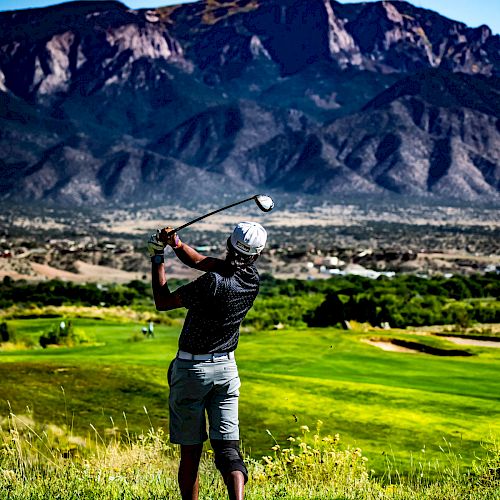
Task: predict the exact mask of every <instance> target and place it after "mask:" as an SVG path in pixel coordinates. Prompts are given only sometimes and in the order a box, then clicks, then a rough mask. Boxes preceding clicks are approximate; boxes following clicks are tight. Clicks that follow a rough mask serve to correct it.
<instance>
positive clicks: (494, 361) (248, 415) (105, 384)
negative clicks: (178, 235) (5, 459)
mask: <svg viewBox="0 0 500 500" xmlns="http://www.w3.org/2000/svg"><path fill="white" fill-rule="evenodd" d="M57 322H58V320H57V319H32V320H12V321H10V322H9V325H11V326H13V327H14V328H15V329H16V331H17V333H18V334H23V335H29V336H33V337H38V336H39V335H40V333H42V332H43V331H45V330H46V329H47V328H49V327H50V326H51V325H54V324H57ZM74 326H75V327H76V328H77V329H81V330H83V331H84V332H85V333H86V334H87V335H89V336H90V337H92V338H93V340H94V344H93V345H91V346H85V347H74V348H66V347H61V348H48V349H44V350H42V349H36V350H22V351H5V352H0V379H1V380H2V382H1V385H0V404H1V416H2V417H4V416H6V415H7V414H8V412H9V404H10V406H11V408H12V411H13V413H15V414H25V413H26V412H27V409H26V407H29V409H30V411H32V412H33V414H34V418H35V419H36V420H37V421H40V422H47V423H49V422H50V423H55V424H57V425H66V426H67V427H68V428H73V429H74V433H75V434H80V435H87V434H89V433H90V432H93V431H92V428H91V424H92V425H93V426H94V427H95V428H97V429H98V430H99V433H100V434H102V436H104V435H105V434H106V432H109V429H111V428H113V427H116V428H118V429H119V432H121V433H122V434H123V433H125V429H126V428H127V427H128V429H129V431H130V432H132V433H140V432H141V431H142V430H144V429H147V428H148V427H149V426H150V425H151V424H152V425H153V426H155V427H158V426H162V427H164V428H167V425H168V408H167V397H168V386H167V382H166V371H167V368H168V364H169V362H170V360H171V359H172V358H173V356H174V355H175V352H176V345H177V337H178V333H179V330H180V327H179V326H175V327H171V326H161V325H158V326H156V328H155V335H156V337H155V338H154V339H147V340H144V341H141V342H132V341H130V338H131V337H132V334H133V333H134V332H135V333H137V332H140V328H141V327H142V326H143V325H142V324H133V323H124V322H111V321H98V320H91V319H75V320H74ZM383 334H384V336H391V335H396V336H398V337H399V338H402V339H404V338H407V339H408V338H410V337H411V340H412V341H422V342H432V343H433V345H439V346H440V347H442V348H447V349H453V348H456V346H454V345H453V344H449V343H448V342H447V341H446V340H444V339H438V338H432V339H431V340H430V341H429V338H428V337H419V336H416V335H411V336H410V335H407V334H405V333H404V332H391V331H389V332H383ZM369 336H370V334H367V333H362V332H354V333H353V332H347V333H346V332H343V331H340V330H335V329H331V328H329V329H304V330H286V329H285V330H278V331H269V332H260V333H254V334H245V335H243V336H242V338H241V340H240V346H239V348H238V351H237V359H238V365H239V369H240V376H241V379H242V388H241V400H240V409H241V413H240V421H241V427H242V436H243V445H244V448H245V450H246V452H247V453H251V454H252V455H254V456H256V457H259V456H260V455H262V454H268V453H269V448H270V447H271V446H272V445H273V444H274V441H273V438H272V437H271V436H270V435H269V433H268V432H267V430H269V431H270V433H271V434H272V435H273V436H274V437H275V438H276V439H277V440H278V442H280V443H281V442H286V438H287V437H288V436H290V435H291V434H294V435H296V434H297V433H298V432H299V431H298V429H299V426H301V425H307V426H309V427H310V429H311V432H314V428H315V426H316V422H317V420H321V421H323V428H322V433H323V434H326V433H330V434H336V433H339V434H340V436H341V440H342V441H343V442H344V444H346V443H347V444H350V445H352V446H353V447H360V448H362V449H363V452H364V454H365V455H366V456H367V457H368V458H369V464H370V466H371V467H372V468H374V469H375V470H377V471H380V470H382V469H383V468H384V463H385V461H386V459H387V457H389V458H390V460H395V461H396V462H397V463H398V465H399V466H400V468H401V469H403V470H404V469H407V468H408V467H409V463H410V457H411V456H413V458H416V457H420V458H419V459H425V460H432V459H437V458H439V460H441V461H442V460H443V459H445V455H444V454H443V453H442V451H441V450H440V448H443V449H445V450H446V449H448V446H451V447H452V449H453V450H454V452H455V453H456V454H460V455H461V456H462V458H463V460H464V463H469V464H470V463H471V461H472V460H473V458H474V454H481V441H487V440H488V439H490V438H491V437H492V436H493V435H496V436H499V435H500V377H498V369H499V367H500V362H499V361H500V351H499V350H498V349H494V348H489V349H486V348H478V347H467V350H468V351H470V352H473V353H474V354H475V355H474V356H470V357H441V356H439V357H438V356H432V355H429V354H420V353H399V352H385V351H382V350H380V349H378V348H377V347H373V346H371V345H368V344H365V343H363V342H361V339H362V338H364V337H369ZM145 408H146V410H147V414H146V411H145ZM150 421H151V423H150ZM106 429H108V431H106ZM115 432H116V429H115ZM422 450H425V452H423V451H422ZM422 457H424V458H422Z"/></svg>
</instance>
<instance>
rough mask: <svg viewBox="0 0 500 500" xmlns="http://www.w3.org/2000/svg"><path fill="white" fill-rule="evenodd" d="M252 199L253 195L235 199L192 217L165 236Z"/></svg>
mask: <svg viewBox="0 0 500 500" xmlns="http://www.w3.org/2000/svg"><path fill="white" fill-rule="evenodd" d="M254 199H255V195H254V196H251V197H250V198H246V199H244V200H241V201H237V202H235V203H231V205H227V206H226V207H222V208H218V209H217V210H214V211H213V212H210V213H208V214H205V215H202V216H201V217H198V218H196V219H193V220H192V221H189V222H186V224H183V225H182V226H179V227H176V228H175V229H173V230H172V231H170V232H169V233H168V234H167V236H171V235H173V234H174V233H176V232H177V231H180V230H181V229H184V228H185V227H188V226H190V225H191V224H194V223H195V222H198V221H199V220H202V219H205V218H206V217H210V216H211V215H214V214H216V213H218V212H222V211H223V210H227V209H228V208H231V207H235V206H236V205H241V204H242V203H246V202H247V201H250V200H254Z"/></svg>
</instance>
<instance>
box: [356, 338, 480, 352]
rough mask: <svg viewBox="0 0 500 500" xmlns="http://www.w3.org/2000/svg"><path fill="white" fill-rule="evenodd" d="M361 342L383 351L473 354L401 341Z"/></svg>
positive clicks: (366, 340)
mask: <svg viewBox="0 0 500 500" xmlns="http://www.w3.org/2000/svg"><path fill="white" fill-rule="evenodd" d="M363 342H365V343H367V344H370V345H373V346H375V347H378V348H379V349H383V350H384V351H392V352H406V353H422V354H432V355H433V356H474V354H473V353H471V352H468V351H462V350H460V349H440V348H438V347H432V346H430V345H426V344H420V343H418V342H409V341H407V340H401V339H390V340H383V339H363Z"/></svg>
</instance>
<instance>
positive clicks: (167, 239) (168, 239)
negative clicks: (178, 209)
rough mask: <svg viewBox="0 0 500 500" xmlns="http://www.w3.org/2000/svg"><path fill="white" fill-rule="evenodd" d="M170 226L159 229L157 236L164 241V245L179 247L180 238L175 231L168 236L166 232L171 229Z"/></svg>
mask: <svg viewBox="0 0 500 500" xmlns="http://www.w3.org/2000/svg"><path fill="white" fill-rule="evenodd" d="M173 230H174V229H173V228H172V227H165V228H163V229H162V230H161V231H160V234H159V236H158V238H159V239H160V240H161V241H162V242H164V243H165V244H166V245H170V246H171V247H172V248H179V247H180V246H181V244H182V243H181V239H180V238H179V237H178V236H177V233H173V234H171V235H170V236H167V234H168V233H169V232H170V231H173Z"/></svg>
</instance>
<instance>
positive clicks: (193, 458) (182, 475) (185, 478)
mask: <svg viewBox="0 0 500 500" xmlns="http://www.w3.org/2000/svg"><path fill="white" fill-rule="evenodd" d="M202 450H203V444H187V445H186V444H181V463H180V465H179V474H178V480H179V488H180V490H181V497H182V500H198V489H199V483H198V466H199V465H200V458H201V452H202Z"/></svg>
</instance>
